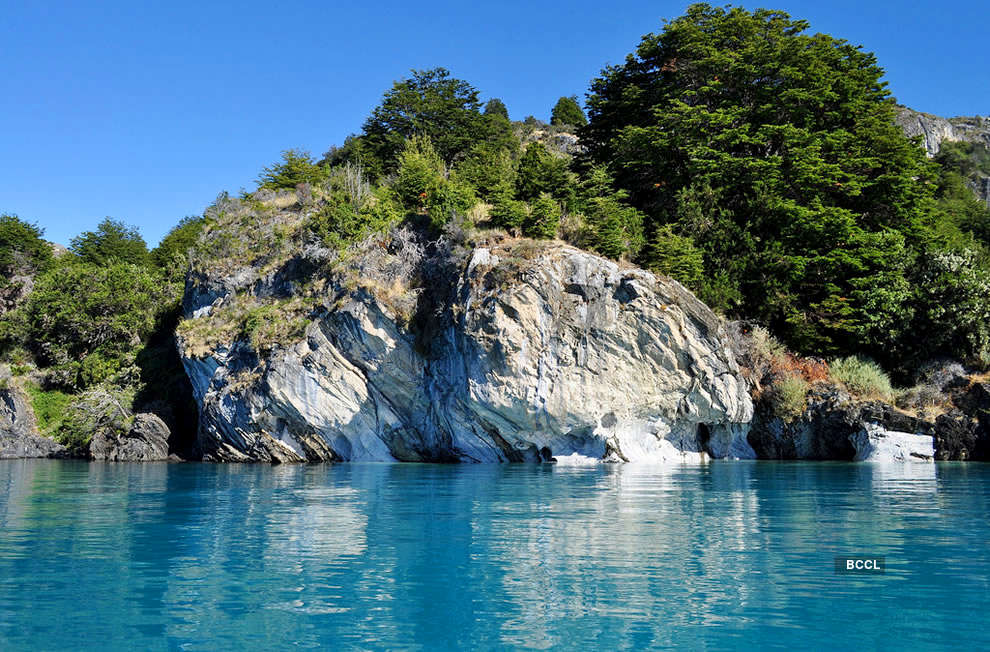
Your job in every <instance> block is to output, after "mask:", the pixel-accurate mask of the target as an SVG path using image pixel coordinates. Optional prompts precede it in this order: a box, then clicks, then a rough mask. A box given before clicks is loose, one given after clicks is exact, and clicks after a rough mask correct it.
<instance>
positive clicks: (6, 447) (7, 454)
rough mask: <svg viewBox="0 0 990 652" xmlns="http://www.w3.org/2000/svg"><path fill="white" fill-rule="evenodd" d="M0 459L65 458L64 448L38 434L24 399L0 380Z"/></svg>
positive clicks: (32, 414)
mask: <svg viewBox="0 0 990 652" xmlns="http://www.w3.org/2000/svg"><path fill="white" fill-rule="evenodd" d="M0 382H3V383H4V385H5V387H4V389H0V459H12V458H22V457H64V456H65V455H66V451H65V447H64V446H62V445H61V444H59V443H58V442H56V441H54V440H52V439H49V438H48V437H42V436H41V435H39V434H38V430H37V427H36V425H35V421H34V413H33V412H32V411H31V407H30V405H29V404H28V401H27V397H26V396H25V395H24V393H23V392H21V391H20V390H19V389H17V388H16V387H14V386H13V385H12V384H10V380H9V378H5V377H2V376H0Z"/></svg>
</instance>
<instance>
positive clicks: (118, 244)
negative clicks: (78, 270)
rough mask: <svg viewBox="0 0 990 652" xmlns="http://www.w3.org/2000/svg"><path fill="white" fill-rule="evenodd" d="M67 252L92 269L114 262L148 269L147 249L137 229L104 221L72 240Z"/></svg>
mask: <svg viewBox="0 0 990 652" xmlns="http://www.w3.org/2000/svg"><path fill="white" fill-rule="evenodd" d="M69 250H70V251H71V252H72V253H74V254H75V255H76V256H78V257H79V259H80V260H82V261H83V262H86V263H91V264H93V265H104V266H105V265H110V264H113V263H115V262H119V263H131V264H133V265H147V264H148V263H149V261H150V257H149V253H148V245H147V244H146V243H145V241H144V238H142V237H141V233H140V232H139V231H138V229H137V227H136V226H130V225H128V224H124V223H123V222H122V221H120V220H114V219H111V218H109V217H108V218H106V219H104V220H103V221H102V222H100V224H99V225H98V226H97V227H96V230H95V231H86V232H84V233H80V234H79V235H77V236H76V237H74V238H72V241H71V243H70V245H69Z"/></svg>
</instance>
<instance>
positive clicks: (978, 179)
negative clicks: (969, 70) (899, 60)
mask: <svg viewBox="0 0 990 652" xmlns="http://www.w3.org/2000/svg"><path fill="white" fill-rule="evenodd" d="M897 124H899V125H900V126H901V128H902V129H904V133H906V134H907V135H908V136H909V137H912V138H913V137H915V136H920V137H921V139H922V145H923V146H924V148H925V152H926V153H927V154H928V156H929V158H931V157H934V156H936V155H938V154H939V152H941V151H942V148H943V143H972V144H973V145H975V146H976V147H977V148H980V149H982V150H984V152H986V151H990V117H988V116H970V117H956V118H942V117H939V116H937V115H932V114H931V113H922V112H920V111H914V110H912V109H909V108H907V107H903V106H902V107H899V110H898V114H897ZM967 185H969V187H970V188H972V190H973V192H974V193H975V194H976V196H977V197H979V198H980V199H981V200H982V201H984V202H987V204H988V205H990V176H988V175H986V174H985V173H983V172H982V171H977V172H976V173H975V174H974V175H973V177H972V178H970V179H969V180H968V183H967Z"/></svg>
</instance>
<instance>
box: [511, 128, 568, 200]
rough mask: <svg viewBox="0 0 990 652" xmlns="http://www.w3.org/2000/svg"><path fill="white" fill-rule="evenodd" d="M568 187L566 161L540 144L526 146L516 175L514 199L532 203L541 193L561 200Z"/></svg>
mask: <svg viewBox="0 0 990 652" xmlns="http://www.w3.org/2000/svg"><path fill="white" fill-rule="evenodd" d="M569 187H570V180H569V178H568V174H567V161H566V160H564V159H562V158H558V157H556V156H554V155H553V154H551V153H550V151H549V150H547V147H546V145H544V144H543V143H541V142H534V143H530V144H529V145H527V146H526V151H525V152H523V155H522V157H521V158H520V159H519V168H518V170H517V174H516V197H518V198H519V199H523V200H526V201H532V200H534V199H536V198H537V197H539V196H540V195H541V194H542V193H550V194H551V195H553V196H555V197H558V198H562V197H564V196H566V193H567V191H568V190H569Z"/></svg>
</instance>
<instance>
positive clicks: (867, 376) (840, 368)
mask: <svg viewBox="0 0 990 652" xmlns="http://www.w3.org/2000/svg"><path fill="white" fill-rule="evenodd" d="M829 372H830V374H831V376H832V380H834V381H837V382H840V383H842V384H843V385H845V386H846V389H848V390H849V391H850V392H852V393H853V394H856V395H858V396H862V397H867V398H877V399H881V400H885V401H889V400H892V399H893V398H894V388H893V386H892V385H891V384H890V377H889V376H887V374H886V373H885V372H884V370H883V369H881V368H880V367H879V365H877V364H876V363H875V362H872V361H870V360H865V359H863V358H858V357H856V356H848V357H845V358H838V359H836V360H833V361H832V362H831V363H830V364H829Z"/></svg>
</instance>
